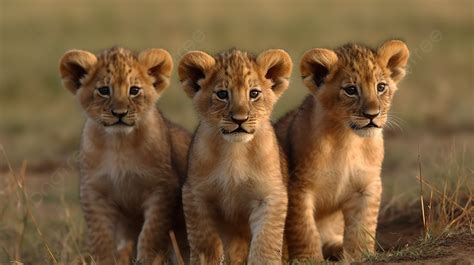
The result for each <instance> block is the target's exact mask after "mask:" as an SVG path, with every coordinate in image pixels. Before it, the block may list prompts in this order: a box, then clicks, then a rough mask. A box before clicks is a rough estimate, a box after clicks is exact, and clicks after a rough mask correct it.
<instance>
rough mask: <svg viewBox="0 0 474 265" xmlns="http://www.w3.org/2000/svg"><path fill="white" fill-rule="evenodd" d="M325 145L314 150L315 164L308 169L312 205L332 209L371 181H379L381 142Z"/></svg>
mask: <svg viewBox="0 0 474 265" xmlns="http://www.w3.org/2000/svg"><path fill="white" fill-rule="evenodd" d="M358 146H359V145H356V146H352V145H348V146H347V148H343V149H338V148H327V149H323V151H324V152H320V153H318V156H316V157H317V161H315V162H317V165H318V166H317V167H315V168H317V169H318V170H314V171H311V176H310V179H312V182H313V185H312V186H313V187H314V195H315V199H316V207H319V208H320V209H321V210H322V211H325V210H328V211H332V210H333V209H332V208H336V207H338V205H340V203H342V202H344V201H346V200H348V199H349V198H351V197H352V196H353V195H354V194H356V193H364V192H365V191H366V190H367V188H368V187H369V186H370V185H371V184H372V183H374V182H378V181H380V172H381V163H382V159H383V145H380V144H378V143H377V144H373V143H372V144H371V145H368V146H369V147H370V148H369V149H365V148H356V147H358Z"/></svg>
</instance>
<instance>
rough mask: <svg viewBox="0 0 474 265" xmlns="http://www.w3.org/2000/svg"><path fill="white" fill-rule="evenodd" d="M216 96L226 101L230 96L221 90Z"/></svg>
mask: <svg viewBox="0 0 474 265" xmlns="http://www.w3.org/2000/svg"><path fill="white" fill-rule="evenodd" d="M216 95H217V97H218V98H219V99H226V98H227V97H228V96H229V93H227V91H225V90H219V91H217V92H216Z"/></svg>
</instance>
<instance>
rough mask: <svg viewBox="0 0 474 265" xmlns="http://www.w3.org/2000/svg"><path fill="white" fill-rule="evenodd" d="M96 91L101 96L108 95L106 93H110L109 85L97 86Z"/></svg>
mask: <svg viewBox="0 0 474 265" xmlns="http://www.w3.org/2000/svg"><path fill="white" fill-rule="evenodd" d="M97 91H99V94H100V95H101V96H108V95H110V87H108V86H103V87H99V88H98V89H97Z"/></svg>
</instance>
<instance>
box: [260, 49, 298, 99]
mask: <svg viewBox="0 0 474 265" xmlns="http://www.w3.org/2000/svg"><path fill="white" fill-rule="evenodd" d="M256 62H257V65H258V66H259V67H260V69H261V70H262V72H263V73H264V76H265V78H267V79H270V80H271V81H272V83H273V85H272V90H273V92H274V93H275V94H276V95H277V96H280V95H281V94H282V93H283V92H285V90H286V89H288V85H289V79H290V76H291V69H292V68H293V62H292V61H291V57H290V55H288V53H286V52H285V51H284V50H280V49H271V50H267V51H264V52H262V53H260V54H259V55H258V57H257V59H256Z"/></svg>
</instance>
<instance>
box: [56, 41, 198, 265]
mask: <svg viewBox="0 0 474 265" xmlns="http://www.w3.org/2000/svg"><path fill="white" fill-rule="evenodd" d="M172 66H173V63H172V60H171V56H170V55H169V54H168V52H166V51H164V50H161V49H150V50H146V51H143V52H140V53H138V54H135V53H132V52H130V51H128V50H126V49H123V48H112V49H109V50H106V51H104V52H102V53H101V54H99V55H98V56H95V55H94V54H92V53H89V52H86V51H79V50H72V51H69V52H67V53H66V54H65V55H64V56H63V57H62V58H61V61H60V73H61V77H62V80H63V84H64V86H65V87H66V88H67V89H68V90H69V91H71V92H72V93H73V94H75V96H76V98H77V100H78V102H79V104H80V105H81V107H82V108H83V109H84V112H85V114H86V122H85V126H84V130H83V132H82V142H81V152H80V154H81V155H80V173H81V178H80V201H81V206H82V210H83V212H84V217H85V220H86V224H87V243H88V246H89V249H90V252H91V256H92V258H93V259H94V261H95V262H96V263H97V264H101V265H102V264H116V263H117V264H127V263H128V260H133V259H135V258H134V257H130V255H131V254H132V252H136V255H137V256H136V259H137V260H139V261H141V262H142V263H141V264H152V263H153V264H161V263H164V262H165V261H167V260H170V257H171V256H172V254H173V253H172V248H171V242H170V238H169V236H168V233H169V231H170V230H174V231H175V233H176V234H177V236H178V238H179V240H178V241H179V243H181V246H180V247H181V248H182V249H181V251H184V252H185V251H186V249H187V246H186V244H187V240H186V235H185V229H184V216H183V213H182V207H181V206H180V205H181V197H180V186H181V184H182V183H183V182H184V179H185V174H186V156H187V151H188V146H189V143H190V138H191V137H190V134H189V133H188V132H187V131H185V130H184V129H182V128H181V127H179V126H177V125H174V124H173V123H171V122H170V121H168V120H167V119H166V118H164V117H163V115H162V114H161V113H160V112H159V111H158V109H157V108H156V107H155V103H156V101H157V100H158V97H159V95H160V94H161V93H162V92H163V90H164V89H165V88H166V87H167V86H168V83H169V77H170V74H171V70H172ZM133 86H135V87H137V88H139V92H138V94H137V95H132V94H131V87H133ZM104 87H108V88H109V94H108V95H103V94H102V95H101V93H100V92H99V91H98V89H99V88H104ZM113 112H115V113H118V112H120V113H123V117H122V118H119V117H118V116H116V115H113ZM120 120H121V121H122V123H120V124H116V123H117V122H118V121H120ZM131 249H135V251H131Z"/></svg>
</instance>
